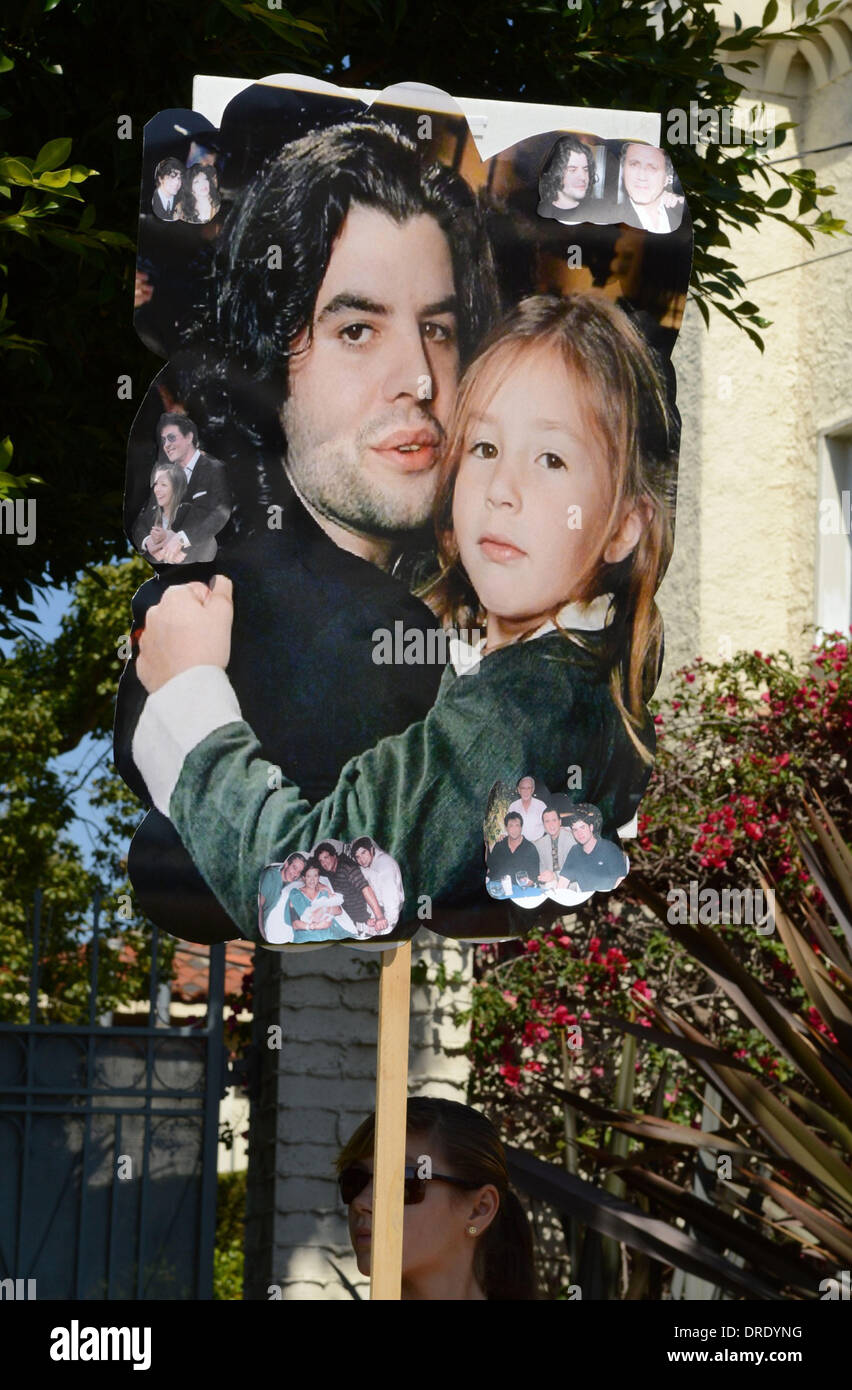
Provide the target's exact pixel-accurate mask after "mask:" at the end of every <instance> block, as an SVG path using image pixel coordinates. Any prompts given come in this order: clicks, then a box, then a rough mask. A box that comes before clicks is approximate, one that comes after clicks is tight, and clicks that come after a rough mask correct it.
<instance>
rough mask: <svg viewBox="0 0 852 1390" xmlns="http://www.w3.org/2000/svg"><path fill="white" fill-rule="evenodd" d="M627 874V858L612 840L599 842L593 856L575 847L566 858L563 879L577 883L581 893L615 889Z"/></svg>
mask: <svg viewBox="0 0 852 1390" xmlns="http://www.w3.org/2000/svg"><path fill="white" fill-rule="evenodd" d="M626 873H627V856H626V855H625V853H624V850H622V849H619V848H618V845H614V844H613V843H612V840H598V842H597V844H596V845H595V847H594V849H593V850H592V852H591V854H587V853H586V851H585V850H584V848H583V846H582V845H574V846H573V847H572V848H571V849H569V851H568V853H567V854H566V856H565V863H564V864H563V865H562V877H563V878H567V879H569V880H570V882H571V883H576V884H577V886H578V888H579V889H580V892H581V893H588V892H590V891H591V890H592V889H604V890H605V891H606V890H608V889H610V888H614V887H615V885H616V882H617V881H618V879H620V878H623V877H624V875H625V874H626Z"/></svg>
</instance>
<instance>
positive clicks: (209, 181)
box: [189, 164, 218, 202]
mask: <svg viewBox="0 0 852 1390" xmlns="http://www.w3.org/2000/svg"><path fill="white" fill-rule="evenodd" d="M189 186H190V189H191V190H192V196H193V197H194V198H209V199H210V201H211V202H214V201H215V199H216V197H217V194H218V188H217V184H216V170H215V169H213V168H211V167H209V166H207V165H203V164H201V165H197V166H196V167H195V168H194V169H193V170H192V173H191V174H190V176H189Z"/></svg>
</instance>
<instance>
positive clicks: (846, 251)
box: [745, 246, 852, 285]
mask: <svg viewBox="0 0 852 1390" xmlns="http://www.w3.org/2000/svg"><path fill="white" fill-rule="evenodd" d="M850 251H852V246H844V248H843V250H842V251H827V252H826V253H825V255H824V256H814V257H813V258H812V259H811V260H809V261H797V262H796V264H795V265H782V266H781V267H780V269H778V270H766V271H764V272H763V274H762V275H753V276H752V277H751V279H750V280H746V281H745V284H747V285H753V284H755V283H756V282H757V281H758V280H767V279H768V278H769V276H770V275H783V274H784V273H785V271H787V270H801V269H802V268H803V267H805V266H809V265H816V263H817V261H830V260H833V259H834V257H835V256H848V255H849V252H850Z"/></svg>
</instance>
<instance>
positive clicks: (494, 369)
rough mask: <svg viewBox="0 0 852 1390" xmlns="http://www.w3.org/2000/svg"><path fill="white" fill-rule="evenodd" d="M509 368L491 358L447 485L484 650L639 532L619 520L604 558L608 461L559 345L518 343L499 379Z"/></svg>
mask: <svg viewBox="0 0 852 1390" xmlns="http://www.w3.org/2000/svg"><path fill="white" fill-rule="evenodd" d="M504 366H505V363H504V361H503V360H502V359H501V356H500V355H498V356H497V358H496V360H495V362H494V363H493V364H492V366H491V368H489V369H488V370H487V371H486V372H485V373H484V374H483V377H482V381H481V382H480V384H479V389H478V390H476V391H474V393H473V395H472V398H471V402H470V412H469V415H468V420H467V427H466V429H465V432H464V437H463V440H462V454H461V460H460V463H459V469H458V473H457V475H456V481H455V488H454V492H453V526H454V529H455V534H456V540H457V543H458V548H459V554H460V557H461V561H462V564H463V565H464V567H465V569H466V571H467V573H468V575H469V577H470V580H471V583H472V584H473V586H474V588H475V589H476V592H477V594H478V595H479V599H480V602H481V603H482V606H483V607H484V609H485V611H486V613H487V615H488V646H489V647H493V646H494V645H496V644H497V643H499V642H504V641H510V640H512V638H513V637H515V636H518V635H520V633H522V632H525V631H528V630H529V629H530V628H531V627H535V626H537V625H538V623H539V622H541V621H543V620H544V619H545V617H546V616H547V615H548V614H550V613H552V612H554V611H558V609H559V608H560V607H561V606H562V605H563V604H564V603H566V602H567V601H568V600H569V599H571V598H573V597H574V596H575V595H576V592H577V587H578V585H579V584H580V582H581V581H583V580H586V579H587V578H588V577H589V574H590V572H593V571H594V569H595V568H596V566H597V565H598V563H599V562H600V560H601V558H604V559H606V560H608V561H615V560H619V559H623V558H624V556H625V555H627V554H629V552H630V550H632V549H633V546H634V545H635V544H636V541H637V540H638V537H639V534H640V531H641V523H638V516H637V514H636V513H631V514H630V515H631V516H635V517H637V522H636V525H628V524H627V518H625V521H624V522H623V524H622V526H621V528H620V530H619V535H618V536H616V537H615V538H614V539H613V540H612V541H611V542H610V543H609V544H608V545H607V547H606V550H605V552H604V554H603V556H602V554H601V552H602V549H603V536H604V534H605V531H606V528H607V525H608V522H609V517H610V510H611V506H612V480H611V473H610V465H609V461H608V459H607V457H606V454H605V451H604V446H603V443H602V441H601V440H600V439H599V437H598V434H597V432H596V430H594V428H593V426H592V423H591V418H590V416H591V412H590V411H589V410H588V408H584V405H583V396H582V393H583V390H584V387H583V384H582V383H581V382H580V380H579V379H578V378H577V377H575V376H574V374H573V373H570V372H569V371H568V368H567V367H566V366H565V364H564V361H563V358H562V356H561V353H559V351H558V350H557V349H556V348H554V347H550V346H543V347H541V348H523V349H522V350H521V353H520V354H519V356H518V357H517V358H516V360H515V362H514V363H513V364H512V365H511V366H510V367H509V368H508V369H506V370H504V371H503V372H502V379H500V378H499V375H498V374H499V372H500V370H501V369H502V368H503V367H504ZM495 376H496V377H497V379H498V380H499V385H498V387H497V389H496V391H493V394H492V390H493V382H494V380H495ZM586 390H587V388H586ZM590 567H591V569H590Z"/></svg>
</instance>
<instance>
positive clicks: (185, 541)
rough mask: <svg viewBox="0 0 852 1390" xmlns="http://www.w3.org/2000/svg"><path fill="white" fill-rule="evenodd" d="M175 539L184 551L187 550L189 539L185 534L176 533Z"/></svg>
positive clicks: (183, 532) (181, 532) (182, 532)
mask: <svg viewBox="0 0 852 1390" xmlns="http://www.w3.org/2000/svg"><path fill="white" fill-rule="evenodd" d="M177 538H178V540H179V541H180V543H181V545H182V546H183V548H184V550H189V537H188V536H187V534H186V532H185V531H178V532H177Z"/></svg>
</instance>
